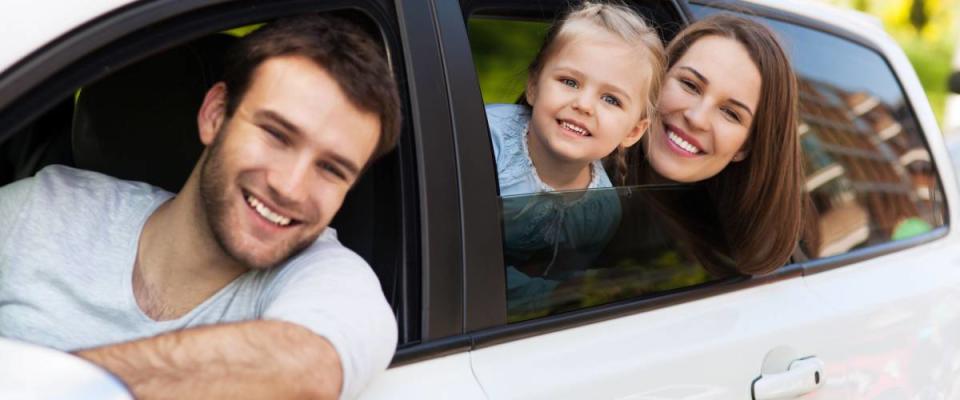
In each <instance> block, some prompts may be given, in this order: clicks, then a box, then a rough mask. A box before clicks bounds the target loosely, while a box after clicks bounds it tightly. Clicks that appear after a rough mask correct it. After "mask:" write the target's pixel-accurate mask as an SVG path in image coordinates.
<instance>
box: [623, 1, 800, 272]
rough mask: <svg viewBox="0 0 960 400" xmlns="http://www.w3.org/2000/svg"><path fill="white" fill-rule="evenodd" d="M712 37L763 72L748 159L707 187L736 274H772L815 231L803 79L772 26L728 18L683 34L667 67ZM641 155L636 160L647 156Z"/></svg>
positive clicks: (641, 164)
mask: <svg viewBox="0 0 960 400" xmlns="http://www.w3.org/2000/svg"><path fill="white" fill-rule="evenodd" d="M707 36H720V37H725V38H729V39H733V40H736V41H737V42H739V43H740V44H741V45H743V47H744V48H745V49H746V50H747V52H748V53H749V54H750V58H751V60H752V61H753V63H754V64H755V65H756V66H757V69H759V70H760V76H761V79H762V81H761V88H760V100H759V104H758V105H757V110H756V113H755V115H756V117H755V118H754V121H753V125H752V126H751V128H750V133H749V135H748V137H747V141H746V143H745V144H744V149H745V150H746V151H747V157H746V159H744V160H742V161H739V162H732V163H730V164H729V165H728V166H727V167H726V168H724V169H723V170H722V171H721V172H720V173H719V174H717V175H716V176H714V177H712V178H708V179H707V180H705V181H703V182H702V184H703V185H704V187H705V188H706V190H707V193H708V196H710V198H711V200H712V203H713V204H714V205H715V206H716V208H717V210H716V212H717V216H718V218H719V224H720V229H721V230H722V232H723V234H724V236H725V237H726V239H727V241H728V243H729V245H730V247H731V249H730V250H731V251H732V253H733V254H732V258H733V261H734V267H733V268H734V269H736V271H737V272H739V273H742V274H750V275H753V274H761V273H766V272H769V271H772V270H774V269H776V268H777V267H780V266H782V265H784V263H786V261H787V260H788V259H789V258H790V255H791V254H792V253H793V252H794V250H795V249H796V247H797V244H798V241H799V239H800V237H801V234H802V232H803V231H809V230H808V229H805V227H804V225H803V217H804V215H803V214H807V212H806V210H810V211H813V210H812V208H810V207H808V206H806V204H807V202H805V200H804V196H805V192H804V189H803V183H804V174H803V166H802V163H801V159H800V146H799V138H798V135H797V123H798V116H799V111H798V98H797V96H798V92H799V91H798V88H797V78H796V76H795V75H794V72H793V69H792V68H791V65H790V60H789V59H788V58H787V55H786V53H785V52H784V50H783V48H782V47H781V45H780V43H779V41H778V40H777V38H776V36H775V35H774V33H773V32H772V31H771V30H770V29H769V28H767V27H765V26H763V25H761V24H759V23H757V22H754V21H751V20H749V19H745V18H741V17H736V16H732V15H723V14H720V15H715V16H711V17H708V18H705V19H703V20H700V21H698V22H696V23H694V24H692V25H690V26H688V27H687V28H686V29H684V30H683V31H682V32H680V34H678V35H677V37H676V38H674V39H673V40H672V41H671V42H670V44H669V45H668V46H667V57H668V65H669V66H670V67H672V66H673V64H675V63H676V62H677V60H679V59H680V58H681V57H682V56H683V55H684V54H685V53H686V51H687V50H688V49H689V48H690V47H691V46H692V45H693V43H695V42H696V41H697V40H699V39H701V38H703V37H707ZM639 153H640V152H635V153H634V154H636V155H638V156H639V157H642V154H639ZM638 161H639V162H638V163H637V165H636V168H639V169H640V171H639V172H640V174H638V178H639V179H641V180H647V181H648V180H649V177H651V176H654V174H651V172H652V171H648V170H646V169H648V168H649V169H652V168H650V165H649V164H648V163H647V162H645V161H642V160H638ZM644 177H647V179H644ZM807 217H808V218H815V217H813V215H808V216H807ZM811 239H812V238H811ZM701 261H702V262H708V263H709V260H703V259H702V260H701Z"/></svg>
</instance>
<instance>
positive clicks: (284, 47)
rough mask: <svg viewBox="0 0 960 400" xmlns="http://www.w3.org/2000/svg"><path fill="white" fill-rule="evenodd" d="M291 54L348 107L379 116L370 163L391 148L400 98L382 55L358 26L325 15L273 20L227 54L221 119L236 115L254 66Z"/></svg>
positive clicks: (397, 126) (385, 55) (379, 49)
mask: <svg viewBox="0 0 960 400" xmlns="http://www.w3.org/2000/svg"><path fill="white" fill-rule="evenodd" d="M291 55H295V56H302V57H306V58H308V59H310V60H312V61H313V62H314V63H316V64H317V65H318V66H320V67H322V68H323V69H324V70H326V71H327V73H329V74H330V75H331V76H332V77H333V79H334V80H336V81H337V83H338V84H339V85H340V88H341V90H343V92H344V93H345V94H346V96H347V98H348V99H349V100H350V102H351V103H352V104H353V105H354V106H356V107H357V108H360V109H362V110H364V111H368V112H372V113H374V114H377V115H379V116H380V139H379V141H378V142H377V147H376V148H375V149H374V152H373V157H371V160H373V159H376V158H377V157H379V156H381V155H383V154H385V153H387V152H389V151H390V150H392V149H393V147H394V146H395V145H396V143H397V137H398V136H399V134H400V96H399V94H398V93H397V84H396V81H395V80H394V78H393V73H392V72H391V70H390V65H389V63H388V62H387V53H386V51H385V50H384V48H383V47H382V46H381V45H380V43H379V41H378V40H376V39H374V38H373V37H372V36H371V35H370V34H369V33H367V32H366V31H365V30H364V29H363V28H362V27H361V26H360V25H358V24H357V23H354V22H352V21H350V20H348V19H345V18H342V17H340V16H336V15H331V14H329V13H328V14H313V15H301V16H296V17H288V18H282V19H278V20H276V21H273V22H271V23H269V24H267V25H264V26H263V27H261V28H260V29H257V30H256V31H254V32H253V33H251V34H249V35H247V36H246V37H244V38H243V39H241V40H239V41H238V42H237V43H236V44H235V45H234V46H233V47H232V48H230V50H228V51H227V54H226V56H225V66H224V79H223V80H224V82H225V83H226V84H227V104H226V113H227V116H228V117H229V116H232V115H233V113H234V111H236V108H237V106H238V105H239V104H240V101H241V100H242V99H243V95H244V93H246V91H247V88H249V86H250V80H251V77H252V76H253V73H254V71H255V70H256V69H257V67H258V66H260V64H262V63H263V62H264V61H266V60H267V59H269V58H272V57H279V56H291Z"/></svg>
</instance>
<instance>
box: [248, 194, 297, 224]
mask: <svg viewBox="0 0 960 400" xmlns="http://www.w3.org/2000/svg"><path fill="white" fill-rule="evenodd" d="M247 203H248V204H250V207H253V209H254V210H256V211H257V214H260V216H261V217H263V218H266V219H267V221H270V222H273V223H274V224H277V225H280V226H287V225H290V218H288V217H284V216H282V215H280V214H277V213H275V212H273V210H271V209H270V208H268V207H267V206H265V205H263V203H262V202H260V200H257V198H256V197H253V195H249V196H247Z"/></svg>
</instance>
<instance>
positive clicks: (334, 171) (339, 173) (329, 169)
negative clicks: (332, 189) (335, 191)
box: [317, 162, 347, 181]
mask: <svg viewBox="0 0 960 400" xmlns="http://www.w3.org/2000/svg"><path fill="white" fill-rule="evenodd" d="M317 166H318V167H319V168H320V170H322V171H323V172H326V173H329V174H331V175H333V176H334V177H336V178H337V179H339V180H342V181H346V180H347V174H345V173H343V170H341V169H340V168H339V167H337V166H336V165H333V164H331V163H328V162H321V163H319V164H318V165H317Z"/></svg>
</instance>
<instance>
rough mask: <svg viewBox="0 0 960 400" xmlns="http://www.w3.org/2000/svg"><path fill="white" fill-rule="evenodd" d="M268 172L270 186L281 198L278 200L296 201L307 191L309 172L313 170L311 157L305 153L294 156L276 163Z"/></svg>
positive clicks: (301, 198)
mask: <svg viewBox="0 0 960 400" xmlns="http://www.w3.org/2000/svg"><path fill="white" fill-rule="evenodd" d="M277 164H278V166H280V167H281V168H275V169H274V170H272V171H271V173H270V178H269V179H270V181H269V184H270V188H271V189H273V191H274V192H275V193H276V194H277V195H279V196H280V197H281V198H279V199H275V200H276V201H278V202H287V203H292V202H297V201H301V200H303V196H304V194H305V193H306V192H307V185H308V184H309V178H310V174H312V173H313V172H314V169H313V159H312V158H311V157H308V156H306V155H302V156H296V157H292V158H291V159H289V160H288V161H287V162H284V163H277Z"/></svg>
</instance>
